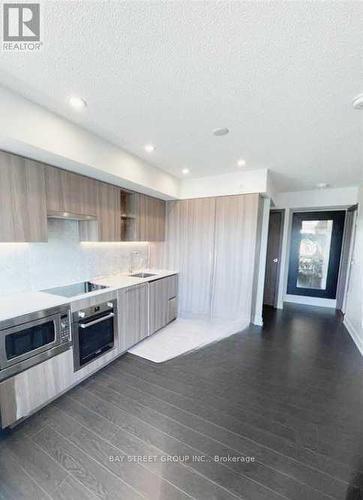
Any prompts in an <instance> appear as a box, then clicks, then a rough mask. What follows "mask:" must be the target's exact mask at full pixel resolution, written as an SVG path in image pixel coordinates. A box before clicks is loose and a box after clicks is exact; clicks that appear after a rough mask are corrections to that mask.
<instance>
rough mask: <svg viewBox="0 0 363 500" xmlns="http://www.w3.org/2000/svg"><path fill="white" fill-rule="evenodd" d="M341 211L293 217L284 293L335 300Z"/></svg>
mask: <svg viewBox="0 0 363 500" xmlns="http://www.w3.org/2000/svg"><path fill="white" fill-rule="evenodd" d="M344 220H345V212H344V211H338V212H335V211H334V212H333V211H328V212H299V213H295V214H294V215H293V223H292V234H291V246H290V264H289V276H288V287H287V292H288V293H289V294H293V295H305V296H309V297H322V298H327V299H335V298H336V290H337V282H338V274H339V264H340V254H341V249H342V240H343V230H344Z"/></svg>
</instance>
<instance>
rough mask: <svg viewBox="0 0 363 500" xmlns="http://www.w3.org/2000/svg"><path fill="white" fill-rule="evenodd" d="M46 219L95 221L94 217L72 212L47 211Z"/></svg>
mask: <svg viewBox="0 0 363 500" xmlns="http://www.w3.org/2000/svg"><path fill="white" fill-rule="evenodd" d="M47 217H48V219H64V220H97V217H96V216H95V215H86V214H75V213H73V212H60V211H59V212H58V211H57V210H48V212H47Z"/></svg>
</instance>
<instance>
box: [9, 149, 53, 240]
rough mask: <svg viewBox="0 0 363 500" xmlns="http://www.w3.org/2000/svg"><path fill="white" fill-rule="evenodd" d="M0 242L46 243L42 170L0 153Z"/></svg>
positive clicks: (38, 166)
mask: <svg viewBox="0 0 363 500" xmlns="http://www.w3.org/2000/svg"><path fill="white" fill-rule="evenodd" d="M0 200H1V210H0V241H2V242H11V241H14V242H18V241H29V242H31V241H47V210H46V196H45V180H44V168H43V166H42V165H40V164H39V163H37V162H34V161H31V160H28V159H26V158H22V157H20V156H16V155H12V154H10V153H5V152H0Z"/></svg>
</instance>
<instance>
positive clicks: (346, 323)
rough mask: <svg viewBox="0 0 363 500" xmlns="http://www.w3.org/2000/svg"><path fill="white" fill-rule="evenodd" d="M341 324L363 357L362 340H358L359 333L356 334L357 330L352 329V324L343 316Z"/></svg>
mask: <svg viewBox="0 0 363 500" xmlns="http://www.w3.org/2000/svg"><path fill="white" fill-rule="evenodd" d="M343 324H344V326H345V328H346V329H347V330H348V333H349V335H350V336H351V337H352V339H353V342H354V343H355V345H356V346H357V347H358V349H359V352H360V353H361V355H362V356H363V339H361V338H360V336H359V333H358V332H357V330H356V329H355V328H354V326H353V324H352V323H351V322H350V320H349V319H348V318H347V317H346V316H344V321H343Z"/></svg>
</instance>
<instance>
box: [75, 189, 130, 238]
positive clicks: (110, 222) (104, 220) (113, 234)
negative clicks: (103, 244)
mask: <svg viewBox="0 0 363 500" xmlns="http://www.w3.org/2000/svg"><path fill="white" fill-rule="evenodd" d="M95 182H96V186H95V193H94V203H95V207H96V208H95V212H96V213H95V215H96V217H97V220H95V221H80V223H79V227H80V239H81V240H82V241H121V223H120V213H121V208H120V188H118V187H117V186H112V185H111V184H106V183H105V182H99V181H95Z"/></svg>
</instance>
